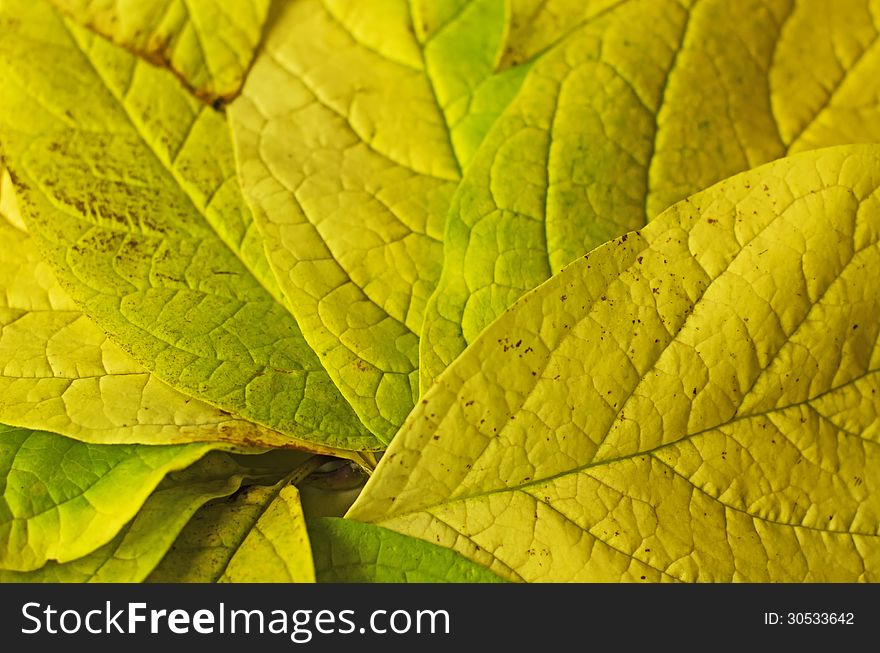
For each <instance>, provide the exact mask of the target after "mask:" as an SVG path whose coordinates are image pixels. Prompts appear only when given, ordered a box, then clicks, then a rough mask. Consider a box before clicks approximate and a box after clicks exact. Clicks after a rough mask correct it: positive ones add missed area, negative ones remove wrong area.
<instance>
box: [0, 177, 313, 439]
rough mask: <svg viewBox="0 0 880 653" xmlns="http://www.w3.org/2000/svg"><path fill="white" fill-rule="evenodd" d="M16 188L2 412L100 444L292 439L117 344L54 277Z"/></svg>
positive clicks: (3, 232)
mask: <svg viewBox="0 0 880 653" xmlns="http://www.w3.org/2000/svg"><path fill="white" fill-rule="evenodd" d="M11 190H12V189H11V187H10V186H7V187H5V188H4V189H3V190H0V193H2V195H0V207H2V206H3V204H4V202H6V203H7V204H9V207H8V208H7V210H5V211H0V242H2V243H3V245H4V253H3V266H2V267H0V420H2V421H4V422H5V423H7V424H11V425H14V426H21V427H26V428H32V429H41V428H42V429H50V430H51V431H53V432H54V433H60V434H61V435H67V436H70V437H73V438H76V439H79V440H83V441H86V442H93V443H104V444H109V443H132V444H134V443H140V444H176V443H182V442H196V441H205V442H216V441H220V440H222V441H228V442H233V443H238V444H260V445H264V446H279V447H284V446H290V445H291V444H295V441H293V440H292V439H291V438H289V437H288V436H284V435H282V434H281V433H277V432H274V431H272V430H270V429H267V428H265V427H261V426H260V425H258V424H254V423H252V422H248V421H245V420H241V419H237V418H235V417H233V416H232V415H230V414H229V413H227V412H226V411H223V410H221V409H218V408H215V407H213V406H211V405H210V404H207V403H205V402H204V401H200V400H198V399H194V398H192V397H190V396H188V395H186V394H183V393H182V392H179V391H177V390H175V389H173V388H172V387H171V386H169V385H167V384H165V383H163V382H162V381H160V380H159V379H157V378H156V377H155V376H154V375H152V374H150V373H149V372H148V371H147V370H146V369H145V368H144V367H142V366H141V365H139V364H137V363H136V362H135V361H134V360H133V359H132V358H131V357H130V356H129V355H127V354H126V353H125V352H124V351H123V350H122V349H120V348H119V347H118V346H117V345H116V344H114V343H113V342H112V341H111V340H110V339H109V338H108V337H107V335H106V334H105V333H104V332H103V331H102V330H101V329H100V328H99V327H98V326H97V325H96V324H94V323H93V322H92V321H91V320H89V319H88V318H87V317H86V316H85V315H84V314H83V313H82V311H81V310H80V309H79V307H78V306H77V305H76V304H75V303H74V302H73V301H72V300H71V299H70V298H69V297H68V296H67V294H66V293H65V292H64V290H63V289H62V288H61V287H60V286H59V285H58V283H57V281H56V280H55V276H54V274H53V273H52V270H51V268H50V266H49V265H48V264H47V263H45V262H44V261H43V260H42V258H41V257H40V255H39V252H38V251H37V248H36V245H35V243H34V242H33V239H32V238H31V237H30V236H29V235H28V234H27V232H26V231H24V224H23V223H22V222H21V221H20V218H18V214H17V212H16V211H15V210H14V193H12V192H11ZM17 218H18V219H17ZM311 447H312V448H314V445H311Z"/></svg>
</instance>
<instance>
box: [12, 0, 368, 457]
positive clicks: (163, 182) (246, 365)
mask: <svg viewBox="0 0 880 653" xmlns="http://www.w3.org/2000/svg"><path fill="white" fill-rule="evenodd" d="M2 8H3V11H2V14H0V19H2V20H3V21H4V22H10V21H12V22H14V21H19V22H21V24H22V25H25V26H26V29H25V28H22V29H17V30H12V31H11V32H10V37H9V38H7V39H4V41H3V44H2V47H0V66H2V68H3V69H4V71H6V72H5V73H4V74H5V77H4V79H6V80H7V89H8V93H7V98H8V99H7V100H6V101H5V102H4V103H3V104H2V105H0V145H2V148H3V154H4V157H5V158H6V163H7V165H8V166H9V168H10V171H11V172H12V173H13V181H14V182H15V185H16V190H17V194H18V201H19V204H20V208H21V211H22V214H23V215H24V217H25V218H26V221H27V222H28V224H29V228H30V229H31V233H32V235H33V237H34V238H35V239H36V240H37V241H38V243H39V246H40V248H41V249H42V250H43V254H44V255H45V256H46V257H47V258H48V259H49V261H50V262H51V263H52V264H53V266H54V269H55V272H56V274H57V275H58V278H59V281H60V283H61V284H62V286H63V287H64V289H65V290H66V291H67V292H68V293H69V294H70V295H71V296H72V297H73V299H74V300H75V301H76V303H77V305H78V306H79V307H80V308H81V309H82V310H83V311H84V312H85V313H86V314H87V315H88V316H89V317H90V318H93V319H94V320H95V321H96V322H97V323H98V325H99V326H100V327H101V328H103V329H104V330H105V331H107V332H108V333H109V334H110V335H111V337H112V338H113V339H114V340H115V341H116V343H117V344H118V345H119V346H121V347H123V348H124V349H125V351H126V353H128V354H130V355H131V356H132V357H133V358H134V359H135V360H136V361H137V362H138V363H140V364H141V365H143V366H144V367H146V368H147V369H149V370H150V371H151V372H152V373H153V374H155V375H156V376H157V377H158V378H160V379H161V380H163V381H165V382H167V383H168V384H170V385H172V386H173V387H175V388H176V389H178V390H180V391H182V392H184V393H186V394H188V395H190V396H193V397H196V398H199V399H201V400H203V401H205V402H207V403H210V404H212V405H214V406H217V407H218V408H220V409H221V410H225V411H227V412H229V413H234V414H235V415H237V416H239V417H241V418H244V419H246V420H248V421H252V422H256V423H258V424H260V425H262V426H263V427H266V428H268V429H271V430H274V431H278V432H281V433H283V434H285V435H287V436H290V438H291V441H292V443H294V442H302V441H311V442H314V443H315V444H316V445H317V446H318V447H323V448H324V449H327V448H332V449H334V450H349V449H367V450H369V449H376V448H379V447H380V444H379V443H378V441H377V440H376V439H375V437H374V436H372V435H371V434H370V433H369V432H368V431H367V430H366V429H365V428H364V427H363V426H362V425H361V424H360V422H359V420H358V419H357V417H356V416H355V414H354V413H353V411H352V410H351V407H350V406H349V405H348V404H347V402H346V401H345V399H344V398H343V397H342V396H341V395H340V394H339V393H338V392H337V391H336V389H335V387H334V386H333V383H332V381H331V380H330V378H329V377H328V376H327V374H326V372H325V371H324V369H323V368H322V366H321V364H320V362H319V360H318V357H317V356H316V355H315V354H314V352H313V351H312V350H311V348H310V347H309V346H308V344H307V343H306V342H305V340H304V339H303V337H302V334H301V332H300V329H299V326H298V325H297V323H296V321H295V319H294V318H293V316H292V315H291V314H290V313H289V311H288V309H287V307H286V305H285V303H284V300H283V298H282V295H281V292H280V290H279V289H278V287H277V284H276V283H275V281H274V277H273V276H272V273H271V271H270V270H269V267H268V262H267V261H266V258H265V254H264V252H263V248H262V242H261V240H260V237H259V235H258V233H257V231H256V228H255V226H254V225H253V223H252V219H251V215H250V212H249V210H248V208H247V206H246V204H245V202H244V199H243V198H242V197H241V194H240V191H239V188H238V185H237V182H236V177H235V170H234V161H233V153H232V147H231V142H230V141H229V138H228V131H227V127H226V125H225V123H224V121H223V120H222V118H221V117H220V116H218V115H217V114H216V113H214V112H213V111H212V110H211V109H209V108H206V107H204V106H202V105H201V103H199V102H198V101H196V100H194V99H193V98H191V97H189V96H188V95H187V94H186V93H185V92H183V90H182V89H180V88H179V85H178V84H177V82H176V80H174V79H173V77H172V76H171V75H170V74H169V73H168V72H167V71H163V70H160V69H156V68H153V67H151V66H149V65H147V64H144V63H143V62H140V61H138V60H137V59H136V58H135V57H133V56H131V55H129V54H127V53H125V52H123V51H121V50H119V49H118V48H115V47H113V46H112V45H110V44H107V43H105V42H104V41H103V40H102V39H99V38H97V37H95V36H93V35H90V34H89V33H87V32H86V31H85V30H82V29H79V28H76V27H75V26H73V25H71V24H70V23H66V22H64V21H63V20H62V19H61V18H60V17H59V16H58V15H57V14H56V13H55V12H53V11H52V10H51V9H49V8H48V6H47V5H45V4H43V3H19V2H14V1H13V0H9V1H8V2H4V3H3V5H2ZM24 18H27V19H28V20H24ZM59 62H61V63H59ZM7 73H8V74H7ZM71 125H76V126H77V129H71Z"/></svg>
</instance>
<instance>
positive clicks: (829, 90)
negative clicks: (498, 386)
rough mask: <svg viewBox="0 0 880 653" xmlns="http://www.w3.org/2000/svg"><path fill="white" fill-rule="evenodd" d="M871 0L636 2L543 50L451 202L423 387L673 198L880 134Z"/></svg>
mask: <svg viewBox="0 0 880 653" xmlns="http://www.w3.org/2000/svg"><path fill="white" fill-rule="evenodd" d="M868 4H869V3H868V2H867V1H866V0H848V1H847V2H845V3H843V4H840V5H835V9H834V10H833V11H831V10H829V8H828V5H827V3H825V2H822V1H821V0H811V1H808V2H799V3H791V2H788V1H787V0H774V1H772V2H763V1H761V0H747V1H744V2H726V1H725V0H698V1H693V2H687V3H684V4H680V3H678V2H672V1H666V0H659V1H657V0H642V1H639V0H631V1H629V2H623V3H618V4H616V5H613V7H612V9H611V10H610V11H606V12H604V13H600V14H598V15H597V17H596V18H595V19H593V20H591V21H589V22H587V23H585V24H583V25H581V26H580V27H578V28H577V29H575V30H574V31H572V32H570V33H569V34H568V35H567V36H566V37H565V38H564V39H562V40H561V41H560V42H559V43H558V44H557V45H556V46H555V47H553V48H552V49H551V50H549V51H548V52H546V53H545V54H544V56H542V57H541V58H540V60H538V61H537V62H536V63H535V64H534V65H533V67H532V68H531V70H530V71H529V74H528V77H527V79H526V80H525V81H524V82H523V85H522V88H521V90H520V92H519V94H518V95H517V97H516V99H515V100H514V101H513V102H512V103H511V104H510V106H509V107H508V108H507V110H506V111H505V113H504V114H503V115H502V116H501V117H500V118H499V120H498V122H496V124H495V125H494V126H493V128H492V131H491V133H490V135H489V136H487V138H486V140H485V142H484V144H483V146H482V147H481V149H480V151H479V153H478V155H477V156H476V157H475V159H474V161H473V163H472V164H471V166H470V168H469V170H468V172H467V174H466V176H465V179H464V180H463V182H462V184H461V187H460V189H459V191H458V193H457V195H456V198H455V200H454V202H453V206H452V209H451V211H450V218H449V224H448V228H447V233H446V240H445V245H446V249H445V257H446V258H445V261H444V268H443V273H442V277H441V279H440V282H439V284H438V286H437V290H436V292H435V294H434V295H433V297H432V299H431V302H430V303H429V306H428V310H427V313H426V318H425V326H424V329H423V332H422V342H421V345H422V352H421V356H422V360H421V367H422V386H423V388H427V387H429V386H430V384H431V382H432V381H433V379H434V378H436V376H437V375H438V374H439V373H440V372H441V371H442V370H443V369H444V368H445V367H446V366H447V365H448V364H449V363H450V362H451V361H452V360H453V359H454V358H455V357H456V356H457V355H458V354H459V353H460V352H461V351H462V350H463V349H464V347H465V346H466V345H467V343H469V342H472V341H473V340H474V338H475V337H476V335H477V334H478V333H479V332H480V331H481V330H482V329H483V328H484V327H485V326H486V325H488V324H489V323H490V322H491V321H492V320H493V319H494V318H496V317H497V316H498V315H500V314H501V313H502V312H503V311H504V310H505V309H506V308H507V307H508V306H509V305H510V304H511V303H512V302H513V301H514V300H516V299H517V298H518V297H519V296H520V295H522V294H523V293H524V292H526V291H528V290H531V289H532V288H534V287H535V286H537V285H538V284H539V283H541V282H542V281H544V280H545V279H547V278H548V277H549V276H550V275H551V274H553V273H556V272H558V271H559V270H560V269H561V268H562V267H563V266H564V265H566V264H568V263H570V262H571V261H573V260H574V259H575V258H577V257H578V256H581V255H583V254H584V253H586V252H588V251H590V250H591V249H593V248H594V247H596V246H598V245H600V244H602V243H604V242H605V241H607V240H608V239H610V238H613V237H616V236H620V235H621V234H623V233H626V232H627V231H630V230H633V229H638V228H640V227H642V226H644V225H645V223H646V222H647V221H648V220H649V219H651V218H653V217H654V216H655V215H657V214H658V213H659V212H661V211H662V210H664V209H666V208H667V207H668V206H670V205H671V204H672V203H674V202H676V201H678V200H681V199H683V198H684V197H687V196H688V195H690V194H692V193H694V192H696V191H699V190H701V189H703V188H706V187H707V186H709V185H710V184H712V183H715V182H717V181H719V180H721V179H724V178H726V177H728V176H730V175H733V174H735V173H737V172H741V171H744V170H748V169H750V168H752V167H754V166H756V165H759V164H762V163H765V162H767V161H771V160H773V159H776V158H778V157H782V156H785V155H786V154H789V153H795V152H799V151H803V150H807V149H811V148H816V147H821V146H826V145H836V144H845V143H856V142H876V141H878V140H880V105H878V104H877V102H875V101H874V100H873V99H872V98H874V97H876V95H877V93H878V92H880V81H878V80H880V74H878V73H880V49H877V48H875V47H873V45H874V44H875V42H876V36H877V31H878V28H880V23H878V22H877V19H876V18H875V17H873V16H872V15H871V12H870V10H869V6H868ZM547 6H548V7H556V8H559V7H560V5H557V4H556V3H548V4H547ZM548 11H549V9H548ZM634 25H642V26H644V28H639V29H635V28H634V27H633V26H634Z"/></svg>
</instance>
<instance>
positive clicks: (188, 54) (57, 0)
mask: <svg viewBox="0 0 880 653" xmlns="http://www.w3.org/2000/svg"><path fill="white" fill-rule="evenodd" d="M51 1H52V2H53V3H54V4H55V6H57V7H58V8H59V9H61V10H62V11H64V12H65V13H67V14H69V15H70V16H71V17H72V18H74V19H75V20H76V21H77V22H79V23H82V24H84V25H87V26H89V27H91V28H92V29H94V30H95V31H96V32H98V33H100V34H103V35H104V36H106V37H108V38H110V39H111V40H113V41H114V42H115V43H118V44H120V45H122V46H123V47H125V48H127V49H129V50H132V51H133V52H135V53H137V54H139V55H141V56H143V57H144V58H146V59H147V60H148V61H151V62H153V63H155V64H157V65H161V66H167V67H168V68H170V69H171V70H172V71H174V72H175V74H177V75H178V76H179V77H180V79H181V80H182V81H183V82H184V84H186V85H187V87H189V88H190V89H191V90H192V91H193V92H194V93H195V94H196V95H198V96H199V97H201V98H202V99H204V100H207V101H209V102H210V101H214V100H217V99H221V100H229V99H231V98H232V97H233V96H235V94H236V93H237V92H238V90H239V89H240V88H241V83H242V81H243V80H244V77H245V74H246V73H247V70H248V67H249V66H250V64H251V60H252V59H253V56H254V51H255V50H256V48H257V45H258V44H259V42H260V37H261V34H262V28H263V22H264V21H265V20H266V14H267V13H268V11H269V4H270V0H234V2H229V1H228V0H164V1H162V2H155V1H148V2H143V0H51Z"/></svg>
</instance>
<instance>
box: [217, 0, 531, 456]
mask: <svg viewBox="0 0 880 653" xmlns="http://www.w3.org/2000/svg"><path fill="white" fill-rule="evenodd" d="M503 9H504V7H503V2H501V1H500V0H475V1H474V2H470V3H466V6H465V5H462V3H461V2H460V1H458V0H443V1H442V2H432V3H427V2H421V1H415V2H413V3H409V2H407V1H405V0H382V1H381V2H374V3H365V2H361V1H360V0H332V1H330V0H328V1H326V2H320V1H319V0H300V1H298V2H289V3H286V4H284V5H283V6H282V7H280V10H279V13H278V15H277V16H276V17H275V19H274V20H273V22H272V26H271V29H270V30H269V31H268V33H267V36H266V41H265V44H264V46H263V48H262V49H261V51H260V53H259V54H258V56H257V58H256V60H255V62H254V67H253V70H252V72H251V74H250V75H249V76H248V80H247V82H246V84H245V86H244V88H243V89H242V95H241V96H240V97H239V98H238V99H237V100H236V101H235V102H234V103H233V104H232V105H231V106H230V118H231V121H232V127H233V133H234V136H235V143H236V150H237V155H238V162H239V167H240V170H239V172H240V177H241V179H242V186H243V188H244V191H245V194H246V196H247V197H248V200H249V202H250V204H251V207H252V208H253V210H254V214H255V216H256V219H257V224H258V225H259V227H260V229H261V231H262V233H263V236H264V238H265V240H266V251H267V253H268V255H269V259H270V261H271V263H272V266H273V269H274V270H275V272H276V275H277V277H278V280H279V283H280V284H281V286H282V288H283V290H284V292H285V294H286V296H287V297H288V298H289V300H290V305H291V307H292V310H293V311H294V313H295V315H296V317H297V320H298V322H299V324H300V326H301V327H302V329H303V334H304V336H305V337H306V339H307V341H308V342H309V344H310V345H311V346H312V347H313V348H314V349H315V351H316V352H318V354H319V355H320V356H321V360H322V362H323V364H324V366H325V368H326V369H327V370H328V372H329V374H330V375H331V377H332V378H333V380H334V381H335V383H336V385H337V386H338V387H339V388H340V391H341V392H342V394H343V395H344V396H345V397H346V398H347V399H348V401H349V402H350V403H351V405H352V406H353V407H354V409H355V411H357V413H358V416H359V417H360V418H361V419H362V420H363V421H364V423H365V424H366V425H367V426H368V427H369V428H370V429H371V430H372V431H373V432H374V433H376V434H377V435H378V436H379V437H381V438H383V439H385V440H388V439H390V438H391V436H392V435H393V434H394V432H395V431H396V430H397V428H398V426H399V425H400V424H401V423H402V421H403V419H404V418H405V416H406V415H407V413H408V412H409V410H410V409H411V408H412V406H413V403H414V401H415V398H416V396H417V394H418V387H417V386H418V333H419V332H420V330H421V326H422V320H423V315H424V311H425V304H426V303H427V300H428V297H429V295H430V293H431V291H432V290H433V288H434V285H435V283H436V280H437V277H438V276H439V273H440V266H441V263H442V256H443V243H442V234H443V228H444V225H445V222H446V213H447V210H448V208H449V202H450V199H451V197H452V193H453V191H454V189H455V187H456V184H457V182H458V180H459V179H460V176H461V170H462V169H463V168H465V167H466V166H467V164H468V163H469V161H470V157H471V156H473V153H474V151H475V150H476V148H477V146H478V144H479V143H480V142H481V140H482V138H483V135H484V134H485V132H486V130H487V129H488V128H489V125H490V124H491V123H492V121H493V120H494V119H495V117H496V116H497V115H498V113H499V112H500V111H501V109H502V108H503V107H504V106H505V105H506V103H507V101H508V100H509V99H510V98H511V97H512V95H513V93H514V92H515V90H516V88H517V87H518V85H519V83H520V81H521V78H522V74H523V72H524V70H511V71H509V72H507V73H504V74H502V75H494V74H493V65H494V61H495V55H496V51H497V47H498V45H499V42H500V38H501V35H502V31H503V27H504V18H505V16H504V11H503ZM440 21H444V22H442V23H441V22H440Z"/></svg>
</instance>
